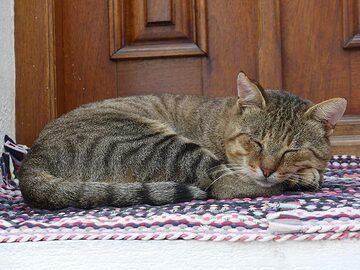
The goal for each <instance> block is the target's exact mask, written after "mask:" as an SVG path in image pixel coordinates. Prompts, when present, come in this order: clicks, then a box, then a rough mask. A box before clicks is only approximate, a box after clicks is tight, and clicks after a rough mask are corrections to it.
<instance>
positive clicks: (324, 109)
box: [305, 98, 347, 134]
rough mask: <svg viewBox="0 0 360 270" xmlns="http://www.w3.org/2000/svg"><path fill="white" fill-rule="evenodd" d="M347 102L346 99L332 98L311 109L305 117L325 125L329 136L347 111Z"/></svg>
mask: <svg viewBox="0 0 360 270" xmlns="http://www.w3.org/2000/svg"><path fill="white" fill-rule="evenodd" d="M346 105H347V101H346V99H344V98H332V99H329V100H326V101H323V102H321V103H319V104H315V105H313V106H312V107H310V108H309V109H308V110H307V111H306V112H305V116H306V117H309V118H312V119H315V120H317V121H320V122H323V123H325V127H326V129H328V131H329V134H331V133H332V131H333V129H334V128H335V125H336V123H337V122H338V121H339V120H340V118H341V117H342V116H343V114H344V112H345V110H346Z"/></svg>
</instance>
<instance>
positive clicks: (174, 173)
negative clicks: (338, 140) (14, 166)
mask: <svg viewBox="0 0 360 270" xmlns="http://www.w3.org/2000/svg"><path fill="white" fill-rule="evenodd" d="M237 87H238V97H237V98H235V97H225V98H209V97H202V96H182V95H171V94H161V95H147V96H132V97H125V98H115V99H110V100H104V101H100V102H96V103H92V104H88V105H84V106H81V107H80V108H78V109H76V110H73V111H71V112H69V113H67V114H66V115H64V116H62V117H60V118H58V119H56V120H55V121H53V122H52V123H50V124H48V125H47V126H46V127H45V129H44V130H43V131H42V132H41V134H40V136H39V138H38V139H37V141H36V142H35V144H34V145H33V147H32V148H31V150H30V152H29V154H28V155H27V156H26V158H25V160H24V163H23V166H22V168H21V171H20V175H19V180H20V188H21V191H22V194H23V197H24V199H25V201H26V202H27V203H28V204H29V205H30V206H32V207H37V208H46V209H61V208H65V207H70V206H71V207H79V208H92V207H98V206H105V205H107V206H117V207H122V206H129V205H136V204H150V205H162V204H167V203H176V202H182V201H188V200H192V199H204V198H206V197H208V196H209V197H212V198H216V199H225V198H234V197H244V196H251V197H254V196H259V195H261V196H266V195H272V194H277V193H281V192H284V191H287V190H294V189H295V190H301V189H316V188H318V187H319V185H320V183H321V180H322V173H323V170H324V168H325V166H326V164H327V161H328V160H329V158H330V145H329V135H330V134H331V132H332V131H333V129H334V126H335V124H336V122H337V121H338V120H339V119H340V118H341V117H342V115H343V113H344V111H345V108H346V100H345V99H343V98H334V99H330V100H327V101H324V102H321V103H319V104H316V105H314V104H312V103H311V102H310V101H308V100H304V99H302V98H300V97H298V96H295V95H293V94H290V93H288V92H285V91H273V90H266V91H265V90H263V89H262V88H261V87H260V86H259V85H257V84H256V83H254V82H253V81H251V80H250V79H249V78H248V77H246V75H245V74H244V73H242V72H241V73H240V74H239V75H238V81H237Z"/></svg>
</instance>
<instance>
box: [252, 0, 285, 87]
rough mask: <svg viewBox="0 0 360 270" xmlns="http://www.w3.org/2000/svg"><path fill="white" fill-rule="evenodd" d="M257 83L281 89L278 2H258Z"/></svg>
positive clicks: (261, 0)
mask: <svg viewBox="0 0 360 270" xmlns="http://www.w3.org/2000/svg"><path fill="white" fill-rule="evenodd" d="M258 31H259V45H258V48H259V52H258V64H259V70H258V78H259V83H260V84H261V85H262V86H263V87H265V88H270V89H281V88H282V59H281V32H280V2H279V0H273V1H268V0H259V30H258Z"/></svg>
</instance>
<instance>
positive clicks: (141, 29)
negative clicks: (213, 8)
mask: <svg viewBox="0 0 360 270" xmlns="http://www.w3.org/2000/svg"><path fill="white" fill-rule="evenodd" d="M109 20H110V21H109V22H110V35H111V36H110V56H111V58H112V59H129V58H154V57H169V56H188V55H191V56H195V55H205V54H206V49H207V38H206V6H205V0H186V1H185V0H172V1H163V0H160V1H158V0H156V1H155V0H154V1H143V0H131V1H129V0H110V1H109ZM149 20H150V21H149Z"/></svg>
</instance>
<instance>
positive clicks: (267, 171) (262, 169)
mask: <svg viewBox="0 0 360 270" xmlns="http://www.w3.org/2000/svg"><path fill="white" fill-rule="evenodd" d="M260 169H261V171H262V173H263V175H264V176H265V177H269V176H270V175H272V174H273V173H274V172H275V170H273V169H268V168H262V167H260Z"/></svg>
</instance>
